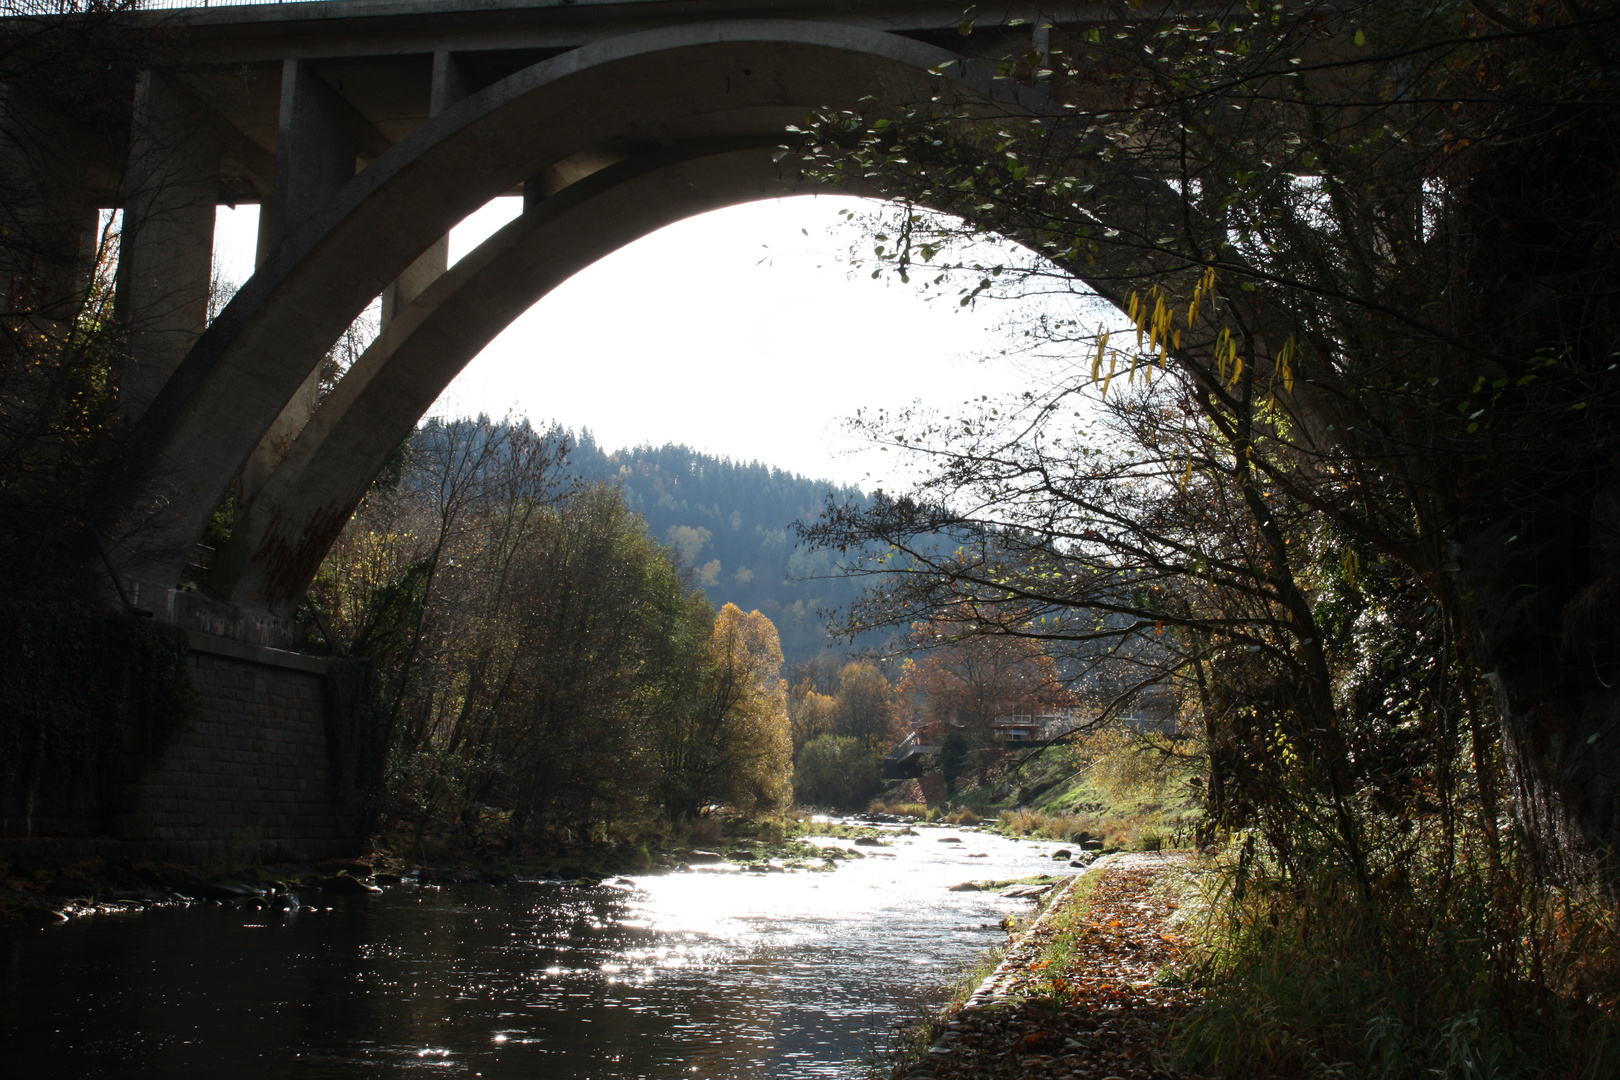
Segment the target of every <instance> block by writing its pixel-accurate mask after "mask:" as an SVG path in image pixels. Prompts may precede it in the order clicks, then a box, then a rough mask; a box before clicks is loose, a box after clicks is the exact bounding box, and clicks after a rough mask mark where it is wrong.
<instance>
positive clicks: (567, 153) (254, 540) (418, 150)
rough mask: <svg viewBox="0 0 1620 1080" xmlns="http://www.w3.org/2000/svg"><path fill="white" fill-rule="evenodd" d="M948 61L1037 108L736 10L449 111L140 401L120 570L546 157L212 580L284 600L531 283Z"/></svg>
mask: <svg viewBox="0 0 1620 1080" xmlns="http://www.w3.org/2000/svg"><path fill="white" fill-rule="evenodd" d="M941 73H943V77H944V78H945V80H946V85H947V86H948V87H952V88H954V92H956V93H958V94H960V95H962V96H963V97H965V98H968V99H971V100H978V101H981V102H984V103H985V104H987V105H990V104H994V105H995V106H996V107H998V108H1011V109H1014V110H1017V111H1021V112H1039V111H1043V106H1044V94H1043V93H1042V92H1041V91H1040V90H1039V89H1031V88H1028V87H1023V86H1020V85H1019V84H1016V83H1012V82H1009V81H1006V80H997V79H995V78H994V77H993V73H992V72H990V71H989V70H988V69H986V68H984V67H982V66H979V65H976V64H974V63H973V62H970V61H967V60H964V59H963V58H961V57H959V56H957V55H956V54H954V53H951V52H949V51H947V50H945V49H942V48H938V47H936V46H932V45H928V44H925V43H922V42H919V41H916V40H913V39H910V38H905V37H901V36H898V35H894V34H890V33H886V32H883V31H876V30H870V29H864V28H859V27H850V26H845V25H838V24H831V23H805V22H792V21H780V20H750V21H738V22H709V23H700V24H693V25H681V26H675V27H668V28H662V29H657V30H649V31H641V32H637V33H632V34H627V35H623V36H620V37H615V38H610V39H607V40H603V41H598V42H594V43H590V44H587V45H584V46H582V47H580V48H577V49H574V50H573V51H570V52H567V53H564V54H562V55H559V56H556V57H553V58H551V59H548V60H545V61H542V62H540V63H537V64H535V65H533V66H532V67H529V68H526V69H524V70H522V71H519V72H517V73H515V74H513V75H511V76H509V77H507V78H505V79H503V80H501V81H500V82H497V83H495V84H494V85H492V86H489V87H487V88H486V89H484V90H482V91H479V92H478V93H476V94H474V95H472V96H471V97H469V98H467V99H466V100H464V101H462V102H461V103H459V104H458V105H456V106H454V107H452V108H450V109H448V110H446V111H445V112H443V113H441V114H440V115H439V116H437V117H435V118H434V119H432V120H430V121H428V123H426V124H425V125H423V126H422V127H421V128H419V129H417V130H416V131H415V132H413V133H412V134H411V135H409V136H407V137H406V138H405V139H403V140H402V141H401V142H399V143H398V144H396V145H395V146H393V147H392V148H391V149H389V150H387V151H386V152H384V153H382V154H381V156H379V157H378V158H377V159H376V160H375V161H374V162H373V163H372V164H371V165H370V166H369V167H367V168H366V169H365V170H364V171H362V172H361V173H359V174H358V175H357V176H355V177H354V179H353V180H351V181H348V182H347V183H346V184H345V185H344V186H343V187H342V188H341V189H340V190H339V191H338V192H337V193H336V194H335V195H334V196H333V197H332V198H330V199H329V200H327V201H326V203H325V204H324V205H321V206H319V207H318V208H316V209H314V210H313V211H312V212H311V213H310V215H309V216H308V218H307V219H306V220H305V221H304V222H303V223H302V224H300V225H299V226H297V227H296V228H295V229H293V230H292V231H291V232H290V233H289V234H288V235H287V236H286V238H285V239H284V240H283V241H282V242H281V243H279V244H278V245H277V246H276V247H275V248H274V249H273V250H272V251H271V252H270V254H269V256H268V258H267V259H266V260H265V261H264V262H263V263H262V264H261V266H260V268H259V269H258V271H257V272H256V273H255V274H254V275H253V277H252V278H251V279H250V280H249V281H248V282H247V283H246V284H245V285H244V286H243V287H242V289H241V290H240V291H239V292H238V294H237V295H236V297H235V298H234V299H233V300H232V301H231V303H230V304H229V305H227V307H226V308H225V310H224V311H223V312H221V314H220V315H219V317H218V318H217V319H216V320H215V321H214V322H213V323H212V324H211V325H210V326H209V328H208V329H207V330H206V331H205V332H204V333H203V334H202V336H201V337H200V338H199V339H198V340H197V342H196V344H195V345H194V346H193V347H192V348H191V349H190V350H189V352H187V354H186V355H185V357H184V359H183V360H182V361H181V363H180V364H179V366H178V368H177V369H176V370H175V372H174V374H173V376H172V377H170V378H169V380H168V381H167V382H166V383H165V385H164V386H163V388H162V390H161V391H160V392H159V394H158V395H157V397H156V398H155V399H154V401H153V402H152V404H151V406H150V407H149V408H148V409H147V410H146V412H145V413H144V414H143V415H142V417H141V419H140V421H139V422H138V423H137V424H136V426H135V428H134V429H133V431H132V433H131V438H130V441H129V450H128V453H127V454H126V460H125V468H124V472H123V474H122V477H121V481H120V484H121V487H122V488H123V489H124V491H125V492H127V494H124V495H123V499H124V502H125V505H127V506H129V507H131V508H132V509H131V511H130V513H129V514H128V515H127V517H126V524H125V534H124V536H123V537H122V545H121V552H120V554H121V556H122V558H121V562H122V563H123V568H124V572H125V573H126V574H127V575H128V576H129V577H130V578H131V579H132V580H133V581H135V582H137V583H140V584H141V585H142V586H143V587H144V590H145V591H146V594H147V595H151V594H152V593H153V592H157V593H159V594H161V593H162V592H164V591H166V590H168V589H171V588H173V587H174V586H175V585H176V584H177V583H178V581H179V579H180V575H181V573H182V571H183V569H184V566H185V564H186V561H187V559H188V558H189V557H190V555H191V552H192V549H193V547H194V545H195V543H196V541H197V539H198V538H199V537H200V536H201V535H202V533H203V531H204V530H205V528H206V526H207V523H208V520H209V518H210V516H211V514H212V513H213V511H214V509H215V508H216V507H217V505H218V503H219V501H220V499H221V498H222V497H223V495H224V493H225V492H226V491H227V490H228V489H229V486H230V484H231V482H232V481H233V479H234V478H235V477H236V476H237V475H238V474H239V473H240V471H241V469H242V468H243V466H244V464H245V463H246V462H247V460H248V457H249V455H250V454H252V453H253V451H254V448H255V447H256V446H257V445H258V444H259V441H260V439H261V438H262V437H263V436H264V434H265V432H266V431H268V430H269V429H270V427H271V425H272V424H273V423H274V422H275V420H276V418H277V416H278V415H279V414H280V412H281V410H282V409H283V407H284V406H285V405H286V404H287V403H288V402H289V401H290V400H291V399H292V398H293V396H294V394H295V393H296V392H297V391H298V388H299V387H300V385H301V384H303V383H304V382H305V381H306V379H307V378H308V377H309V375H310V374H311V372H312V371H314V370H315V369H316V367H317V365H318V364H319V363H320V362H321V359H322V357H323V356H324V355H325V353H326V351H327V349H328V348H329V347H330V346H331V343H332V342H333V341H334V340H336V339H337V337H338V336H339V335H340V334H341V333H342V332H343V330H344V329H345V328H346V327H347V326H348V325H349V323H350V322H351V321H352V320H353V319H354V317H355V316H356V315H357V314H358V313H359V312H360V311H361V310H362V309H363V308H364V307H365V306H366V305H367V304H368V303H370V301H371V300H372V299H373V298H374V297H376V296H377V295H378V294H379V293H380V292H381V291H382V290H383V288H384V287H385V286H386V285H387V284H388V283H390V282H391V281H393V280H395V279H396V278H398V277H399V276H400V274H401V273H402V272H404V271H405V270H406V269H407V268H408V267H409V266H410V265H411V263H412V262H413V260H415V259H416V258H417V257H418V256H420V255H421V254H422V253H423V252H424V251H426V250H427V249H428V248H429V247H430V246H432V245H433V244H434V243H435V242H436V241H437V240H438V239H439V238H441V237H442V236H444V235H445V234H446V233H447V232H448V231H449V229H450V228H451V227H452V226H453V225H455V224H456V223H457V222H459V221H460V220H461V219H462V218H464V217H465V216H467V214H469V213H471V212H472V211H473V210H474V209H476V208H477V207H479V206H481V205H483V204H484V203H485V202H487V201H488V200H489V199H491V198H493V197H495V196H498V195H501V194H503V193H505V192H508V191H511V190H512V189H513V188H514V187H516V186H517V185H519V184H521V183H523V182H524V181H526V180H528V179H530V178H532V177H535V176H536V175H537V174H539V173H541V171H542V170H544V169H547V168H548V167H553V166H558V165H559V164H561V165H562V166H563V168H564V171H566V169H567V168H568V166H569V165H570V164H571V163H581V162H583V163H584V164H583V165H582V166H581V167H580V168H579V169H577V170H576V174H577V173H579V172H583V173H585V174H586V175H584V176H583V177H582V178H579V179H573V182H572V183H566V184H564V185H563V186H562V187H561V189H560V190H558V191H557V192H556V194H554V195H551V196H549V197H548V198H546V199H544V200H541V201H539V202H538V203H537V204H536V205H534V206H532V207H531V208H530V209H529V211H528V212H526V213H525V214H524V215H523V216H522V217H521V218H519V219H518V220H517V221H515V222H513V223H512V224H511V225H509V226H508V227H507V228H506V229H503V230H502V231H501V232H500V233H498V234H497V235H496V236H495V237H492V238H490V239H489V240H488V241H486V242H485V244H484V245H483V246H481V247H480V249H479V251H478V253H476V254H475V255H474V256H469V257H468V259H466V260H463V263H459V264H458V266H457V268H456V269H455V270H453V271H452V272H451V273H449V274H447V275H445V276H444V277H443V278H442V279H441V280H440V281H439V282H437V283H435V285H434V286H432V287H430V288H429V289H428V290H427V291H425V292H424V293H423V294H421V296H419V297H418V298H417V299H416V300H415V301H413V302H412V303H411V304H410V305H408V306H407V308H406V309H405V310H404V311H403V312H401V317H400V318H398V319H397V320H395V325H394V326H391V327H390V329H389V332H388V333H385V334H384V335H383V338H382V339H380V340H379V342H378V344H377V346H374V347H373V350H372V351H371V352H368V354H367V358H366V359H363V360H362V361H361V362H360V363H359V364H357V365H356V368H357V370H356V371H353V372H351V373H350V374H349V376H348V377H346V378H345V379H344V380H343V381H342V383H340V385H339V387H338V389H337V390H335V391H334V392H333V394H332V395H331V396H330V397H329V398H328V400H327V401H326V402H325V403H323V405H322V406H321V408H320V409H318V410H317V411H316V414H315V416H314V417H313V418H312V419H311V421H310V423H309V424H307V425H306V426H305V431H304V433H301V434H300V436H299V437H298V438H297V439H296V440H294V442H293V443H292V445H291V446H290V447H289V450H288V453H287V454H286V456H285V457H284V459H283V461H282V463H281V464H280V465H279V466H278V467H277V468H276V469H275V470H274V472H273V473H272V474H271V477H272V478H271V481H270V482H269V483H268V484H267V485H266V487H265V488H264V490H263V491H262V492H261V493H260V496H259V497H257V498H255V500H254V504H253V505H252V507H251V508H250V509H249V510H248V512H247V516H246V519H245V520H244V522H243V525H244V528H243V529H242V530H241V536H240V537H238V538H236V539H235V540H233V543H232V545H231V550H229V551H228V552H226V553H225V555H224V558H223V559H222V562H221V565H220V566H219V568H218V575H217V582H218V590H219V591H220V592H221V593H222V594H223V595H225V596H226V597H228V598H230V599H232V600H235V601H237V602H239V603H241V604H245V605H249V606H253V607H260V606H263V607H268V608H270V609H272V610H275V609H281V610H285V609H286V607H287V606H288V605H289V604H290V603H292V602H294V601H295V600H296V598H297V596H298V595H299V594H301V592H302V589H303V587H304V586H305V585H306V584H307V582H308V580H309V578H310V576H312V575H313V573H314V570H315V568H316V567H317V566H318V564H319V562H320V559H321V558H322V557H323V556H324V554H325V551H326V548H327V546H329V544H330V542H331V540H332V539H333V538H335V536H336V534H337V532H338V531H339V530H340V529H341V527H342V524H343V522H344V521H345V520H346V519H347V517H348V514H349V512H350V511H351V510H352V508H353V506H354V505H355V503H356V502H357V500H358V498H359V496H360V494H361V493H363V491H364V488H365V485H366V484H367V483H369V481H370V479H371V476H372V475H374V474H375V471H376V469H377V468H378V467H380V465H381V463H382V461H383V460H384V459H385V457H386V454H387V452H388V451H390V450H391V449H392V448H393V447H394V446H396V445H397V444H398V442H399V440H400V439H401V438H403V436H404V434H405V433H406V432H408V431H409V429H410V426H411V425H414V423H415V422H416V420H417V418H418V417H419V416H420V415H421V413H422V411H424V410H425V409H426V408H427V406H428V405H429V404H431V401H432V400H433V398H434V397H435V396H436V395H437V391H438V389H439V388H442V386H443V384H444V383H446V382H448V380H449V378H450V377H453V375H454V373H455V371H458V370H459V369H460V367H461V366H462V365H464V364H465V363H466V361H467V360H470V359H471V357H472V356H473V355H475V354H476V352H477V351H478V349H479V348H481V347H482V342H483V341H487V340H488V339H489V338H490V337H493V336H494V334H495V333H498V332H499V330H500V329H502V328H504V326H505V325H506V324H507V323H509V322H510V321H511V320H512V319H513V318H516V316H517V315H519V314H521V313H522V311H523V310H525V309H526V308H527V307H528V306H530V305H531V304H532V303H533V302H534V301H535V300H536V299H538V298H539V296H541V295H543V294H544V292H545V291H548V290H549V289H550V288H551V287H554V286H555V285H556V284H558V283H560V282H561V281H562V280H565V279H566V278H567V277H568V276H570V275H571V274H572V273H574V272H575V271H577V270H578V269H580V268H582V267H583V266H584V265H588V264H589V263H590V262H592V261H594V260H595V259H596V258H599V257H601V256H602V255H604V254H606V253H608V252H609V251H612V250H614V249H615V248H617V247H619V246H622V245H623V244H625V243H628V242H630V241H631V240H634V239H636V238H638V237H639V236H641V235H645V234H646V233H648V232H651V231H654V230H655V229H657V228H660V227H662V226H663V225H665V224H668V223H670V222H672V221H674V220H678V219H680V218H682V217H686V216H690V215H691V214H695V213H699V212H702V211H703V210H707V209H713V208H716V207H719V206H725V205H732V204H735V203H738V202H743V201H748V200H749V199H752V198H761V197H767V196H769V195H776V194H784V193H788V192H789V191H792V190H799V189H800V188H799V186H798V184H799V182H798V179H797V177H790V176H785V175H783V174H782V173H781V171H780V170H779V169H778V168H777V167H776V166H775V165H773V164H772V162H771V157H772V148H773V147H774V146H775V145H776V143H777V142H779V140H780V138H781V132H782V130H783V128H784V127H785V126H786V124H788V123H791V122H792V121H793V120H796V119H798V118H799V117H800V116H802V115H803V113H804V112H805V111H806V110H807V109H812V108H817V107H821V106H833V107H848V106H853V105H855V104H856V103H857V102H859V101H860V100H861V99H863V98H865V97H868V96H870V97H875V98H877V99H879V100H888V101H894V102H897V103H900V102H907V101H912V100H917V99H919V98H921V97H924V96H927V95H931V94H933V93H937V92H938V91H939V89H940V88H941V81H940V80H941ZM615 158H616V159H618V160H617V161H616V162H615V163H614V164H611V165H607V166H606V167H597V166H599V165H600V164H601V162H602V161H604V160H606V161H612V160H613V159H615ZM553 171H554V172H555V171H557V170H555V169H554V170H553ZM568 179H571V177H570V178H568ZM547 204H551V205H550V206H548V205H547ZM456 271H460V272H459V273H457V272H456ZM475 342H477V343H478V345H477V347H476V348H472V349H471V351H470V352H469V351H467V350H468V348H469V347H470V346H472V345H473V343H475ZM435 349H440V350H442V353H441V356H440V357H439V358H437V359H436V358H435V357H434V356H433V355H432V354H433V351H434V350H435ZM379 454H380V455H381V456H379ZM368 470H369V471H368ZM135 507H141V508H144V509H143V510H141V511H140V512H136V510H135V509H133V508H135Z"/></svg>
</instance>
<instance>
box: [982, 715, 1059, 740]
mask: <svg viewBox="0 0 1620 1080" xmlns="http://www.w3.org/2000/svg"><path fill="white" fill-rule="evenodd" d="M1042 719H1043V718H1042V717H1039V716H998V717H997V718H996V719H994V720H992V721H991V722H990V731H991V734H992V736H993V737H994V738H995V739H996V741H998V742H1004V743H1015V742H1016V743H1022V742H1042V741H1044V740H1045V739H1046V725H1045V724H1043V723H1042V722H1041V721H1042Z"/></svg>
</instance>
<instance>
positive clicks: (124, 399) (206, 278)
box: [116, 71, 219, 423]
mask: <svg viewBox="0 0 1620 1080" xmlns="http://www.w3.org/2000/svg"><path fill="white" fill-rule="evenodd" d="M205 121H206V113H205V110H204V109H203V107H202V106H201V105H200V104H198V103H197V102H196V101H195V100H194V99H193V98H192V97H191V95H190V94H188V93H187V92H186V91H185V90H184V89H183V88H181V87H180V86H178V85H176V84H175V83H174V82H173V81H172V80H171V79H169V78H168V77H167V76H165V75H163V74H161V73H159V72H155V71H145V72H142V73H141V74H140V76H139V77H138V79H137V80H136V84H135V100H134V111H133V113H132V121H131V131H130V152H129V169H128V172H127V174H126V180H125V189H124V190H125V199H124V220H123V231H122V235H121V237H120V240H119V256H118V284H117V294H116V296H117V301H116V308H117V314H118V320H119V322H121V323H122V324H123V325H124V326H125V327H126V328H127V330H128V333H129V362H128V364H127V366H126V368H125V370H124V377H123V382H122V386H121V390H120V396H119V404H120V410H121V412H122V413H123V416H124V419H125V420H126V421H127V422H130V423H133V422H134V421H135V420H137V419H139V418H140V415H141V414H142V413H143V412H145V411H146V407H147V406H148V405H149V404H151V402H152V399H153V398H155V397H156V396H157V393H158V390H159V389H161V388H162V386H163V384H164V383H165V382H166V381H167V380H168V378H169V376H170V375H171V374H173V372H174V369H175V368H176V367H178V366H179V364H180V361H181V360H182V359H183V358H184V357H185V355H186V352H187V351H188V350H189V349H190V348H191V346H192V344H193V343H195V342H196V340H197V337H198V336H199V335H200V334H201V333H202V332H203V330H204V329H205V328H206V326H207V323H208V288H209V283H210V278H211V274H212V271H213V256H214V208H215V204H216V201H217V196H218V190H219V147H218V144H217V142H216V141H215V140H214V139H212V138H210V137H209V134H208V128H209V127H210V126H211V125H209V124H207V123H206V122H205Z"/></svg>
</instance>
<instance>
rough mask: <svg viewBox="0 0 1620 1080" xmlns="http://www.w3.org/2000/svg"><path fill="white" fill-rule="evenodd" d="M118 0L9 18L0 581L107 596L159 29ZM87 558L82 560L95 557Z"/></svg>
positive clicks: (2, 200) (1, 256)
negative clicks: (123, 243)
mask: <svg viewBox="0 0 1620 1080" xmlns="http://www.w3.org/2000/svg"><path fill="white" fill-rule="evenodd" d="M132 7H133V5H131V4H128V3H122V2H114V3H101V2H87V3H41V2H32V0H22V2H20V3H14V4H9V5H8V6H7V8H6V18H5V19H4V26H0V585H3V587H4V588H5V589H6V591H8V592H10V593H13V594H28V593H38V594H41V595H48V596H51V597H52V598H53V599H59V598H60V597H61V596H62V595H63V594H64V593H75V592H76V593H81V594H85V593H88V594H89V595H91V596H94V597H96V598H97V599H99V598H100V594H101V593H102V592H103V591H104V590H106V586H107V584H108V582H107V580H106V578H105V577H102V574H103V573H104V572H110V571H108V570H107V565H106V557H105V556H106V553H105V552H104V551H102V550H99V549H98V548H97V544H96V542H95V540H94V539H93V538H94V537H95V536H97V535H98V534H100V533H101V532H102V531H103V529H104V527H105V526H106V524H107V520H106V516H105V509H104V507H102V505H101V503H100V502H99V500H98V499H97V497H96V495H97V489H98V487H99V486H100V485H101V484H102V483H104V482H105V480H106V478H107V476H108V475H109V473H110V472H111V470H112V465H113V463H114V462H115V460H116V454H117V439H118V436H119V433H120V419H119V416H118V403H119V392H120V381H121V379H122V377H123V374H124V370H125V367H126V365H127V362H128V355H127V352H126V348H125V344H126V342H125V336H126V333H127V331H128V330H129V329H130V328H129V327H127V326H121V325H120V323H119V321H118V317H117V316H116V315H115V312H114V310H113V308H114V305H113V299H114V288H113V285H114V271H115V267H116V260H117V253H118V237H119V226H120V224H122V225H128V224H130V222H124V221H122V219H121V218H118V219H115V218H111V217H106V216H100V215H98V213H97V210H98V208H100V207H106V206H112V205H116V200H117V198H118V188H119V187H120V185H121V183H122V172H123V166H124V157H125V155H126V150H127V142H128V140H127V137H126V136H127V131H128V124H129V104H128V102H129V97H130V87H131V84H132V82H133V80H134V74H135V70H136V66H137V65H138V64H147V63H150V62H151V58H152V53H153V42H152V40H151V35H150V33H149V31H147V30H144V29H142V28H141V27H138V26H135V25H132V24H131V23H130V22H129V21H128V20H126V19H122V18H121V17H120V16H121V15H122V14H124V13H126V12H128V11H130V10H132ZM86 566H89V567H91V568H92V569H91V570H90V573H89V574H86V573H85V567H86ZM87 585H88V586H89V588H86V586H87Z"/></svg>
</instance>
